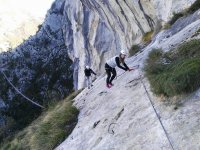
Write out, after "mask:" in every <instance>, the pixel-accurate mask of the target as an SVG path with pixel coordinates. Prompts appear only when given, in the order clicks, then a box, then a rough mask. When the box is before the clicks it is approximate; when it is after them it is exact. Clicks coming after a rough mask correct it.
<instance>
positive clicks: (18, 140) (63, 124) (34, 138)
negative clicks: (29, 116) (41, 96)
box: [0, 92, 79, 150]
mask: <svg viewBox="0 0 200 150" xmlns="http://www.w3.org/2000/svg"><path fill="white" fill-rule="evenodd" d="M78 93H79V92H75V93H73V94H71V95H70V96H69V97H67V98H66V99H65V100H63V101H61V102H59V103H58V104H56V105H54V106H52V107H51V108H49V110H47V111H45V112H44V113H43V114H42V115H41V116H40V117H39V118H38V119H36V120H35V121H34V122H33V123H32V124H30V126H28V127H27V128H25V129H24V130H23V131H21V132H19V133H18V134H17V135H16V136H15V137H14V138H12V140H9V139H7V140H6V141H4V142H3V143H2V144H1V146H0V147H1V149H2V150H7V149H9V150H17V149H20V150H21V149H43V150H48V149H53V148H54V147H55V146H57V145H58V144H60V143H61V142H62V141H63V140H64V139H65V138H66V137H67V136H68V135H69V134H70V133H71V131H72V130H73V128H74V127H75V125H76V123H77V117H78V114H79V111H78V110H77V109H76V108H75V107H74V106H72V99H73V98H74V97H75V96H76V95H77V94H78Z"/></svg>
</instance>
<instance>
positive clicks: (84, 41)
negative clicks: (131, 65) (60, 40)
mask: <svg viewBox="0 0 200 150" xmlns="http://www.w3.org/2000/svg"><path fill="white" fill-rule="evenodd" d="M194 1H195V0H169V1H165V0H151V1H148V0H136V1H133V0H124V1H122V0H115V1H108V0H73V2H72V1H70V0H66V1H65V7H64V18H63V19H64V21H63V23H64V27H63V30H64V36H65V43H66V45H67V47H68V49H69V55H70V58H71V59H72V60H73V61H74V62H75V66H76V67H75V70H74V86H75V89H79V88H81V87H83V86H84V75H83V71H84V67H85V65H90V66H91V67H92V68H94V69H95V70H96V71H100V72H101V73H102V72H104V63H105V61H106V60H107V59H108V58H111V57H112V56H114V55H117V54H118V53H119V51H120V50H121V49H125V50H126V51H127V52H128V49H129V48H130V47H131V46H132V45H133V44H137V43H139V42H141V39H142V37H143V35H144V34H145V33H147V32H149V31H157V30H159V29H160V27H161V25H163V24H164V23H165V22H166V21H168V20H169V19H170V17H172V14H173V13H177V12H180V11H182V10H184V9H186V8H188V7H189V6H190V5H191V4H192V3H193V2H194Z"/></svg>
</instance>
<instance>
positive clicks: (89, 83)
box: [84, 66, 96, 89]
mask: <svg viewBox="0 0 200 150" xmlns="http://www.w3.org/2000/svg"><path fill="white" fill-rule="evenodd" d="M84 72H85V77H86V82H87V87H88V89H90V87H91V86H93V85H92V78H91V73H93V74H94V75H95V76H96V73H95V72H94V71H93V70H92V69H90V67H89V66H85V70H84Z"/></svg>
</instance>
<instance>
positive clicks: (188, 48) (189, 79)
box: [145, 40, 200, 96]
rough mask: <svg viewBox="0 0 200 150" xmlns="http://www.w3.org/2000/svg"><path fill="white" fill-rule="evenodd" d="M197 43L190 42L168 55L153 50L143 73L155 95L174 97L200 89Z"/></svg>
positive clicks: (199, 57) (199, 63) (199, 54)
mask: <svg viewBox="0 0 200 150" xmlns="http://www.w3.org/2000/svg"><path fill="white" fill-rule="evenodd" d="M199 43H200V40H192V41H190V42H187V43H184V44H182V45H181V46H179V47H178V48H177V49H175V50H172V51H171V52H168V53H163V52H162V51H161V50H153V51H152V52H151V53H150V54H149V57H148V59H147V61H146V64H145V72H146V76H147V78H148V79H149V81H150V84H151V89H152V91H153V92H154V93H155V94H157V95H161V94H163V95H166V96H175V95H180V94H185V93H190V92H193V91H195V90H197V89H198V88H199V87H200V78H199V77H200V49H199Z"/></svg>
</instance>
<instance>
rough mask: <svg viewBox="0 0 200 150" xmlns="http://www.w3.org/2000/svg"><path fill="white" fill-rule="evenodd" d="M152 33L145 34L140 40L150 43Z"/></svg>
mask: <svg viewBox="0 0 200 150" xmlns="http://www.w3.org/2000/svg"><path fill="white" fill-rule="evenodd" d="M152 35H153V31H150V32H147V33H145V34H144V36H143V38H142V40H143V41H144V42H146V43H148V42H150V41H151V39H152Z"/></svg>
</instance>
